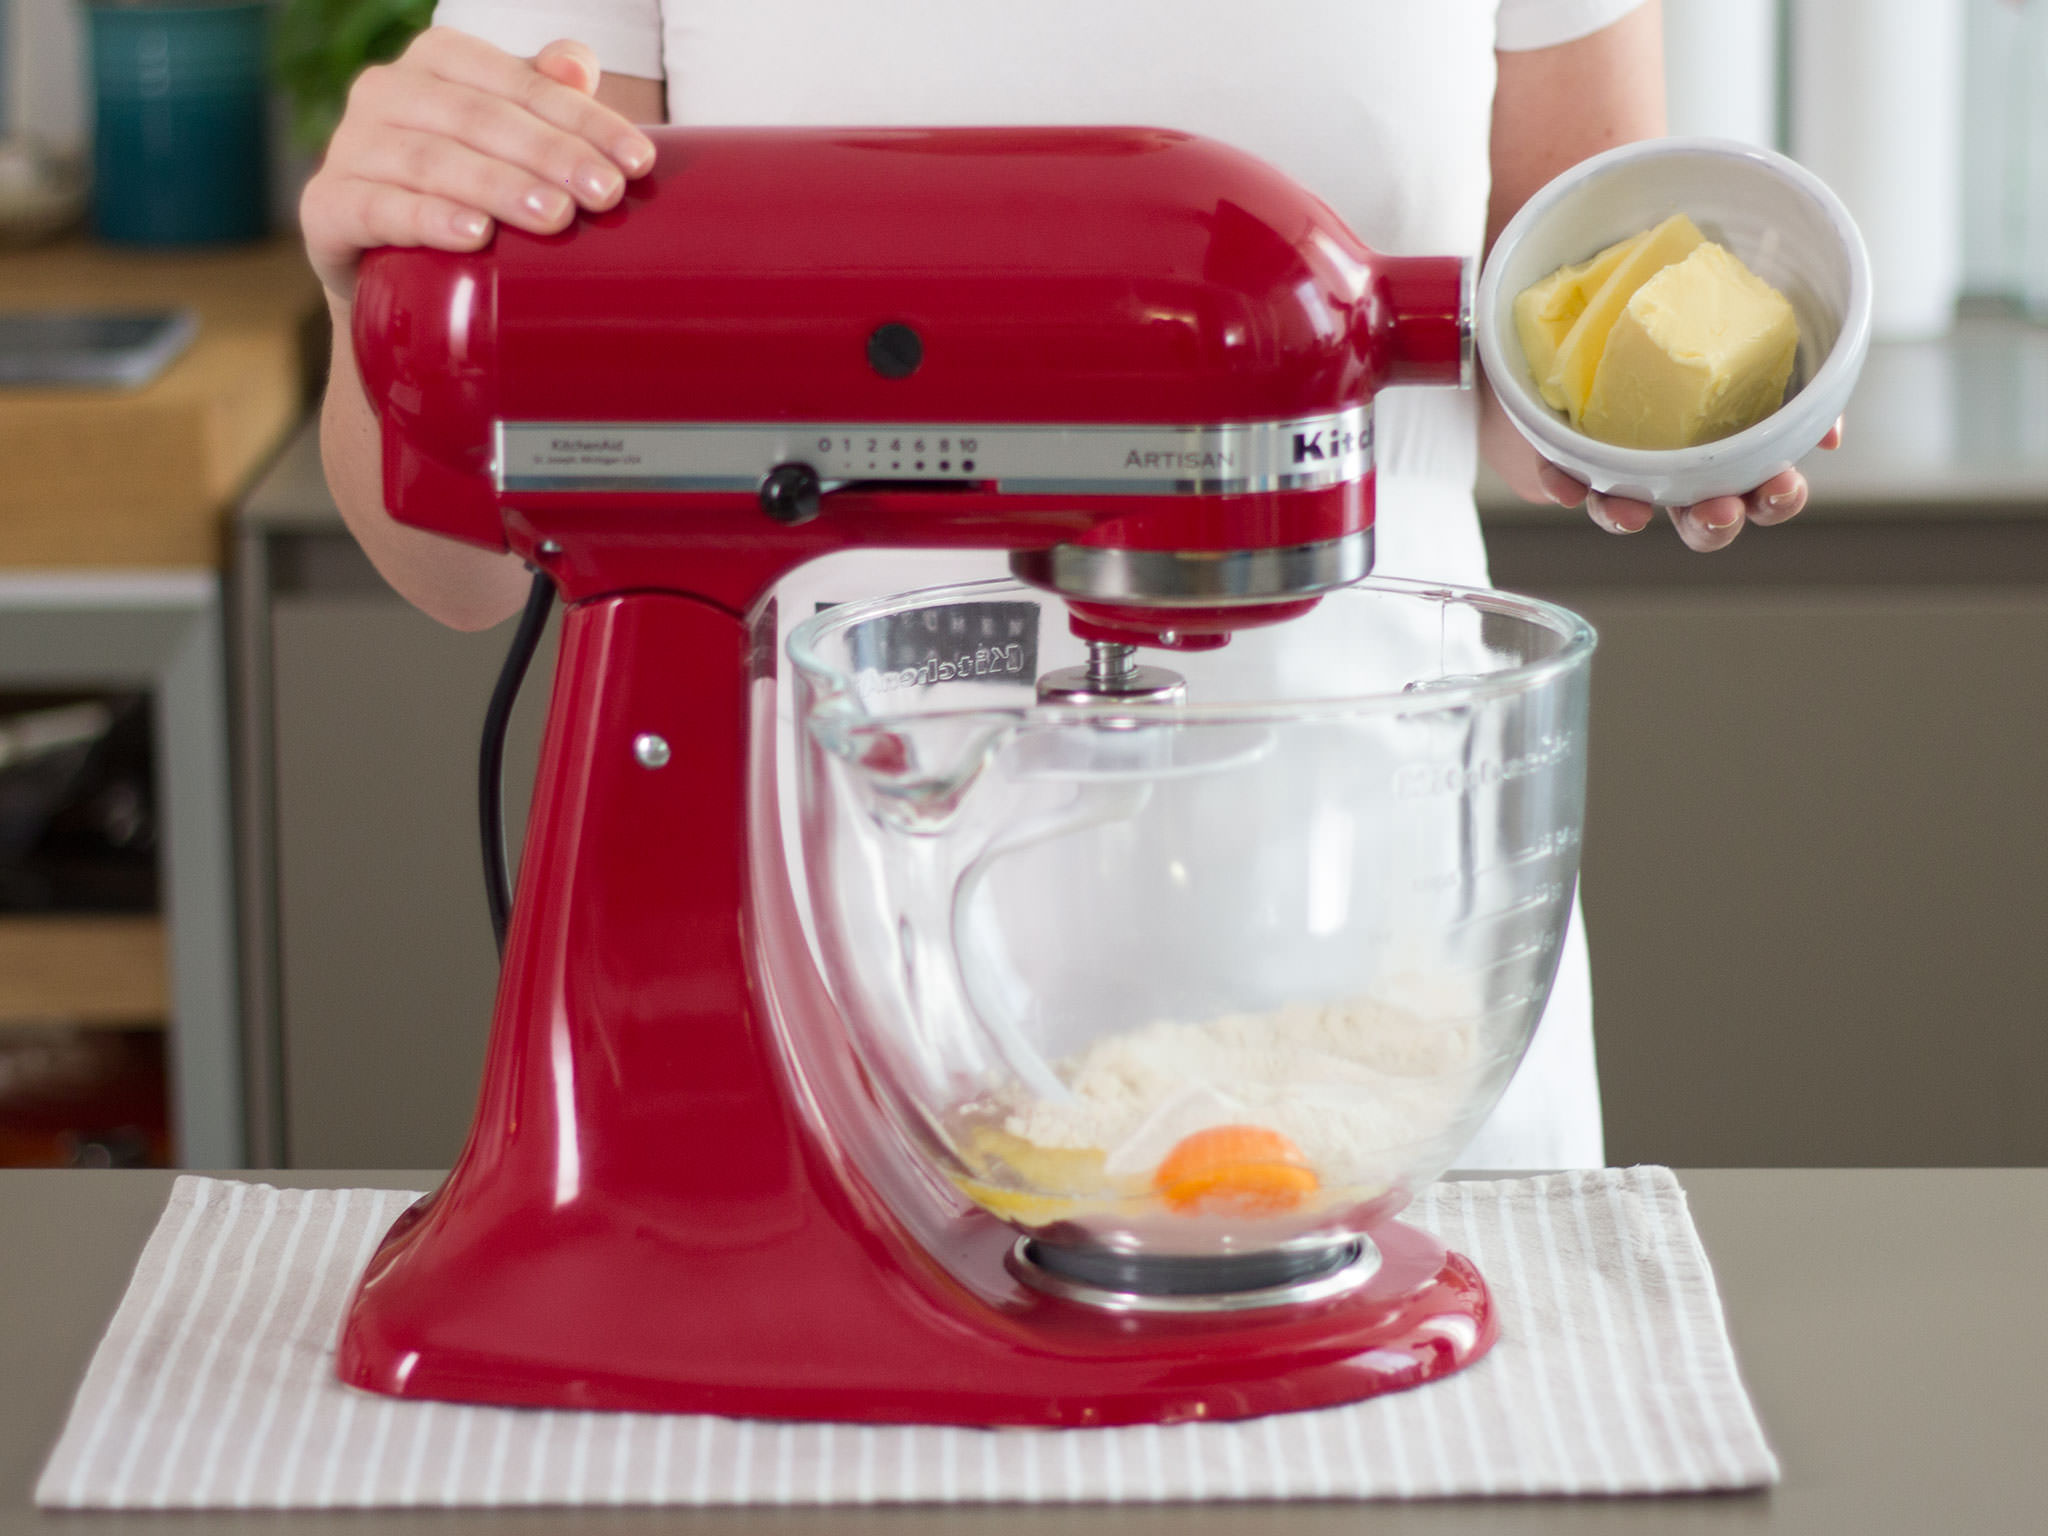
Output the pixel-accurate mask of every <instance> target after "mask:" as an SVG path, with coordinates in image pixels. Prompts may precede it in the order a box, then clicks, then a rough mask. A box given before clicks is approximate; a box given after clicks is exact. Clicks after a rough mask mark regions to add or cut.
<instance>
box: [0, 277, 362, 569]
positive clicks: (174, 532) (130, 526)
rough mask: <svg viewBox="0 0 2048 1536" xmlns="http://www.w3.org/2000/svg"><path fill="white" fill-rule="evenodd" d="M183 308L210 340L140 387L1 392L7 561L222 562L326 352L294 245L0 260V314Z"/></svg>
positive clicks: (315, 297)
mask: <svg viewBox="0 0 2048 1536" xmlns="http://www.w3.org/2000/svg"><path fill="white" fill-rule="evenodd" d="M172 306H189V307H190V308H193V309H195V310H197V311H198V312H199V321H200V324H199V334H198V336H197V337H196V338H195V339H194V340H193V342H192V345H191V346H190V347H189V348H188V349H187V350H186V351H185V352H184V353H183V354H182V355H181V356H180V357H178V358H177V359H176V360H175V361H174V362H173V363H172V364H171V365H170V367H169V368H167V369H166V370H165V371H164V373H163V374H162V375H160V376H159V377H158V378H157V379H156V380H154V381H153V382H151V383H149V384H147V385H145V386H143V387H142V388H140V389H134V390H122V389H27V388H7V389H0V462H4V463H5V464H6V465H7V474H6V475H5V476H4V477H0V566H13V567H42V568H47V567H78V566H92V567H127V568H134V567H143V568H151V567H156V568H161V567H165V566H177V567H194V566H199V567H210V566H215V565H218V564H219V563H220V560H221V556H222V552H223V549H224V547H225V545H224V540H223V532H224V524H225V521H226V517H227V514H228V513H229V512H230V510H231V509H232V507H233V504H234V502H235V500H236V498H237V497H238V496H240V495H241V493H242V492H243V491H244V490H245V489H246V488H247V486H248V485H249V484H250V482H251V481H252V480H253V479H254V478H255V477H256V475H257V474H258V473H259V472H260V471H261V470H262V469H263V468H264V467H265V465H266V464H267V463H268V461H269V460H270V458H271V457H272V455H273V454H275V453H276V451H277V449H278V447H279V445H280V444H282V443H283V442H284V441H285V440H286V438H287V437H288V436H289V435H290V433H291V432H292V430H293V428H294V427H295V426H297V425H298V423H299V421H300V420H301V418H302V417H303V416H304V414H305V410H306V403H307V400H308V399H309V398H310V395H311V392H312V387H313V384H314V375H315V374H316V373H317V371H318V369H319V366H320V363H321V362H322V360H323V359H324V356H325V346H326V342H325V334H326V333H325V324H326V318H325V310H324V308H323V306H322V304H321V298H320V285H319V282H318V281H317V280H316V279H315V278H314V276H313V274H312V271H311V269H310V268H308V267H307V265H306V260H305V254H304V252H303V251H302V250H301V249H300V248H299V245H298V243H297V241H295V240H288V239H278V240H273V241H269V242H265V243H263V244H259V245H251V246H242V247H235V248H231V249H218V250H201V251H190V252H180V251H147V252H144V251H126V250H119V249H115V248H112V247H108V246H102V245H95V244H92V243H90V242H87V241H84V240H69V241H64V242H60V243H58V244H55V245H49V246H42V247H38V248H35V249H32V250H26V251H11V252H6V253H4V254H0V308H5V309H62V308H122V307H129V308H156V307H172Z"/></svg>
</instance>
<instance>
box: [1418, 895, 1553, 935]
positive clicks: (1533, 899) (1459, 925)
mask: <svg viewBox="0 0 2048 1536" xmlns="http://www.w3.org/2000/svg"><path fill="white" fill-rule="evenodd" d="M1563 894H1564V887H1563V886H1561V885H1556V884H1550V885H1539V886H1537V887H1536V889H1535V890H1533V891H1531V892H1530V893H1529V894H1528V895H1527V896H1524V897H1523V898H1522V899H1521V900H1520V901H1511V902H1509V903H1508V904H1507V905H1506V906H1504V907H1496V908H1494V909H1493V911H1491V912H1475V913H1473V914H1472V915H1471V916H1470V917H1461V918H1459V919H1458V920H1457V921H1456V922H1454V923H1446V924H1445V925H1444V931H1445V932H1447V933H1457V932H1459V931H1460V930H1462V929H1465V928H1475V927H1477V926H1478V925H1479V924H1481V923H1492V922H1499V921H1502V920H1504V919H1506V918H1510V917H1520V916H1522V915H1523V914H1524V913H1527V912H1537V911H1540V910H1542V909H1543V908H1544V907H1547V906H1549V905H1550V903H1551V902H1553V901H1555V900H1557V898H1558V897H1559V896H1561V895H1563Z"/></svg>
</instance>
